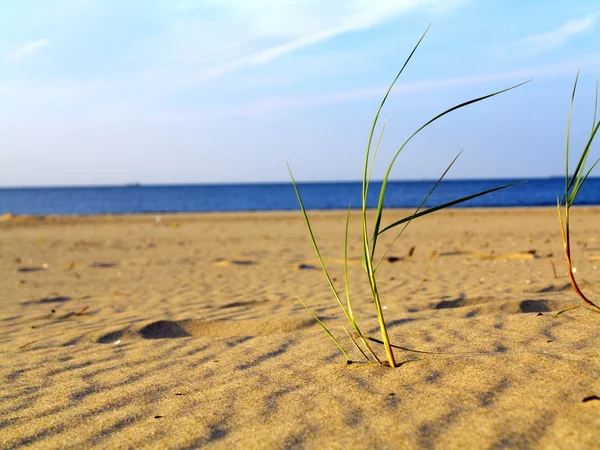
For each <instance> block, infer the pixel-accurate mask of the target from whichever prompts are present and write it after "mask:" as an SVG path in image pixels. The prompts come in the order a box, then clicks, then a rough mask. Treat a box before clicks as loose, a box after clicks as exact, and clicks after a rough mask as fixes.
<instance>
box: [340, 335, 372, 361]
mask: <svg viewBox="0 0 600 450" xmlns="http://www.w3.org/2000/svg"><path fill="white" fill-rule="evenodd" d="M344 331H345V332H346V334H347V335H348V337H349V338H350V340H351V341H352V343H353V344H354V346H355V347H356V348H357V349H358V351H359V352H360V353H362V355H363V356H364V357H365V359H366V360H367V361H369V362H371V360H370V359H369V357H368V356H367V354H366V353H365V352H364V351H363V349H362V348H360V345H358V342H356V340H355V339H354V338H353V337H352V335H351V334H350V333H349V332H348V330H347V329H346V327H344Z"/></svg>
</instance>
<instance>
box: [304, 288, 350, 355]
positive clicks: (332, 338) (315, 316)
mask: <svg viewBox="0 0 600 450" xmlns="http://www.w3.org/2000/svg"><path fill="white" fill-rule="evenodd" d="M296 298H297V299H298V301H299V302H300V303H302V306H304V307H305V308H306V310H307V311H308V312H309V313H310V314H311V315H312V316H313V317H314V318H315V321H316V322H317V323H318V324H319V325H321V328H323V331H325V333H326V334H327V336H329V337H330V338H331V340H332V341H333V342H335V345H337V348H339V349H340V352H342V354H343V355H344V356H345V358H346V361H348V362H352V359H351V358H350V356H348V353H346V351H345V350H344V348H343V347H342V346H341V345H340V343H339V342H338V340H337V339H336V338H335V336H334V335H333V334H331V332H330V331H329V330H328V329H327V327H326V326H325V324H324V323H323V322H321V320H320V319H319V318H318V317H317V315H316V314H315V313H314V312H313V310H312V309H310V308H309V307H308V306H306V303H304V302H303V301H302V300H300V297H296Z"/></svg>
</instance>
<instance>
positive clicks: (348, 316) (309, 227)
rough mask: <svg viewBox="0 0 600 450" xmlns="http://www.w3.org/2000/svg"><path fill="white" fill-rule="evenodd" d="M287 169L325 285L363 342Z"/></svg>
mask: <svg viewBox="0 0 600 450" xmlns="http://www.w3.org/2000/svg"><path fill="white" fill-rule="evenodd" d="M286 164H287V161H286ZM287 167H288V171H289V172H290V177H291V179H292V185H293V186H294V191H295V192H296V197H297V198H298V203H299V204H300V209H301V210H302V215H303V216H304V221H305V223H306V227H307V228H308V234H309V236H310V240H311V242H312V244H313V248H314V249H315V252H316V254H317V258H318V260H319V264H320V265H321V269H322V271H323V274H324V275H325V278H326V279H327V283H328V284H329V287H330V288H331V291H332V292H333V295H334V297H335V299H336V300H337V302H338V305H339V306H340V308H341V309H342V311H343V312H344V315H345V316H346V318H347V319H348V321H349V322H350V323H351V324H352V327H353V328H354V329H355V330H356V332H357V333H358V335H359V336H361V338H362V339H363V341H364V337H363V333H362V331H361V330H360V328H359V327H358V324H357V323H356V321H355V320H354V318H353V317H352V316H351V315H350V314H349V313H348V311H347V310H346V308H345V307H344V304H343V302H342V299H341V298H340V295H339V294H338V291H337V289H336V288H335V285H334V284H333V280H332V279H331V276H330V275H329V271H328V270H327V267H325V262H324V261H323V258H322V256H321V251H320V250H319V246H318V245H317V241H316V239H315V235H314V233H313V231H312V226H311V225H310V220H309V219H308V214H307V213H306V208H305V207H304V202H303V201H302V197H301V196H300V191H299V190H298V186H297V185H296V180H295V179H294V175H293V174H292V169H291V168H290V165H289V164H287ZM365 344H366V341H365ZM366 347H367V348H368V349H369V351H370V352H371V353H372V354H373V356H374V357H375V359H377V357H376V356H375V355H374V353H373V351H372V350H371V348H370V347H369V345H368V344H366Z"/></svg>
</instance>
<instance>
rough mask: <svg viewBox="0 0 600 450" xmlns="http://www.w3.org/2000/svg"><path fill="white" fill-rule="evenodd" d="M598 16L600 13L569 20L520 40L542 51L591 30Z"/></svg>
mask: <svg viewBox="0 0 600 450" xmlns="http://www.w3.org/2000/svg"><path fill="white" fill-rule="evenodd" d="M598 17H600V13H594V14H589V15H587V16H585V17H582V18H580V19H576V20H569V21H568V22H566V23H564V24H563V25H561V26H560V27H558V28H556V29H554V30H551V31H548V32H545V33H540V34H536V35H533V36H528V37H526V38H524V39H523V40H522V43H523V44H525V45H528V46H530V47H531V48H532V49H533V50H535V51H544V50H548V49H551V48H554V47H558V46H560V45H563V44H564V43H565V42H567V41H568V40H569V39H570V38H572V37H574V36H577V35H579V34H582V33H584V32H587V31H591V30H592V29H593V28H594V26H595V25H596V21H597V19H598Z"/></svg>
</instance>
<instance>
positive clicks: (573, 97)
mask: <svg viewBox="0 0 600 450" xmlns="http://www.w3.org/2000/svg"><path fill="white" fill-rule="evenodd" d="M578 81H579V70H578V71H577V76H576V77H575V83H574V84H573V92H572V93H571V102H570V104H569V115H568V116H567V142H566V149H567V151H566V162H565V197H566V196H567V194H568V192H569V189H571V185H570V184H569V143H570V141H571V116H572V114H573V102H574V101H575V92H576V91H577V82H578ZM571 183H572V181H571Z"/></svg>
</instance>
